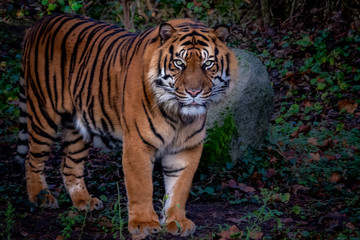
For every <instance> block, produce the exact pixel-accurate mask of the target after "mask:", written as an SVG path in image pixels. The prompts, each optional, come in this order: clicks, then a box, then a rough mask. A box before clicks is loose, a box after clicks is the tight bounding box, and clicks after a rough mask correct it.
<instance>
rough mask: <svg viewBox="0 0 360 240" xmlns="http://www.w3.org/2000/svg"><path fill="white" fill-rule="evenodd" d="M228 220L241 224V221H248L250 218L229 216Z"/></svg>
mask: <svg viewBox="0 0 360 240" xmlns="http://www.w3.org/2000/svg"><path fill="white" fill-rule="evenodd" d="M226 221H229V222H232V223H235V224H239V223H241V222H248V220H246V219H244V218H227V219H226Z"/></svg>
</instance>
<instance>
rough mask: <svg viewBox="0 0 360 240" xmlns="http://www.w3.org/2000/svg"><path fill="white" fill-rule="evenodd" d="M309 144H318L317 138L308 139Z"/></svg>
mask: <svg viewBox="0 0 360 240" xmlns="http://www.w3.org/2000/svg"><path fill="white" fill-rule="evenodd" d="M307 142H308V143H309V144H312V145H314V146H316V145H317V140H316V139H315V138H309V139H308V141H307Z"/></svg>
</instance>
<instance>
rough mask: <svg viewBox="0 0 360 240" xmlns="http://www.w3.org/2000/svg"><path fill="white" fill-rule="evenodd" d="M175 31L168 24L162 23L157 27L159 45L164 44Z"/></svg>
mask: <svg viewBox="0 0 360 240" xmlns="http://www.w3.org/2000/svg"><path fill="white" fill-rule="evenodd" d="M175 31H176V30H175V29H174V28H173V27H172V26H171V25H170V24H168V23H162V24H161V25H160V27H159V37H160V39H161V43H164V42H165V41H166V40H168V39H169V38H170V37H171V36H172V35H173V33H174V32H175Z"/></svg>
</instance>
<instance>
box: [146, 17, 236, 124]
mask: <svg viewBox="0 0 360 240" xmlns="http://www.w3.org/2000/svg"><path fill="white" fill-rule="evenodd" d="M228 36H229V29H228V28H227V27H226V26H220V27H217V28H214V29H211V28H208V27H207V26H206V25H204V24H202V23H199V22H194V21H191V20H173V21H170V22H168V23H163V24H161V25H160V26H159V27H158V41H159V42H160V46H159V47H158V48H157V49H156V50H155V51H154V52H153V54H152V56H151V60H150V66H149V71H148V78H149V81H150V85H151V87H152V89H153V91H154V95H155V98H156V100H157V102H158V104H159V105H162V107H163V108H165V109H166V110H168V111H172V112H174V113H178V114H179V115H180V116H182V117H185V118H189V117H190V118H193V117H196V116H199V115H203V114H205V113H206V111H207V108H208V106H209V104H210V103H213V102H217V101H219V100H220V99H222V98H223V97H224V96H225V95H226V94H228V93H229V92H230V91H231V89H232V88H233V86H234V83H235V81H236V80H237V60H236V57H235V56H234V54H233V53H232V51H231V50H230V49H229V48H228V47H227V46H226V42H225V41H226V39H227V38H228Z"/></svg>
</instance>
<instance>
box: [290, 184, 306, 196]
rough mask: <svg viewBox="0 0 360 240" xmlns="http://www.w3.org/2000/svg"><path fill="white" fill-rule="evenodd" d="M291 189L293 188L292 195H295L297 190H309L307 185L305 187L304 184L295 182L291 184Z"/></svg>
mask: <svg viewBox="0 0 360 240" xmlns="http://www.w3.org/2000/svg"><path fill="white" fill-rule="evenodd" d="M292 189H293V193H294V195H297V193H298V191H307V190H309V189H310V188H309V187H305V186H303V185H300V184H295V185H293V186H292Z"/></svg>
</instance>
